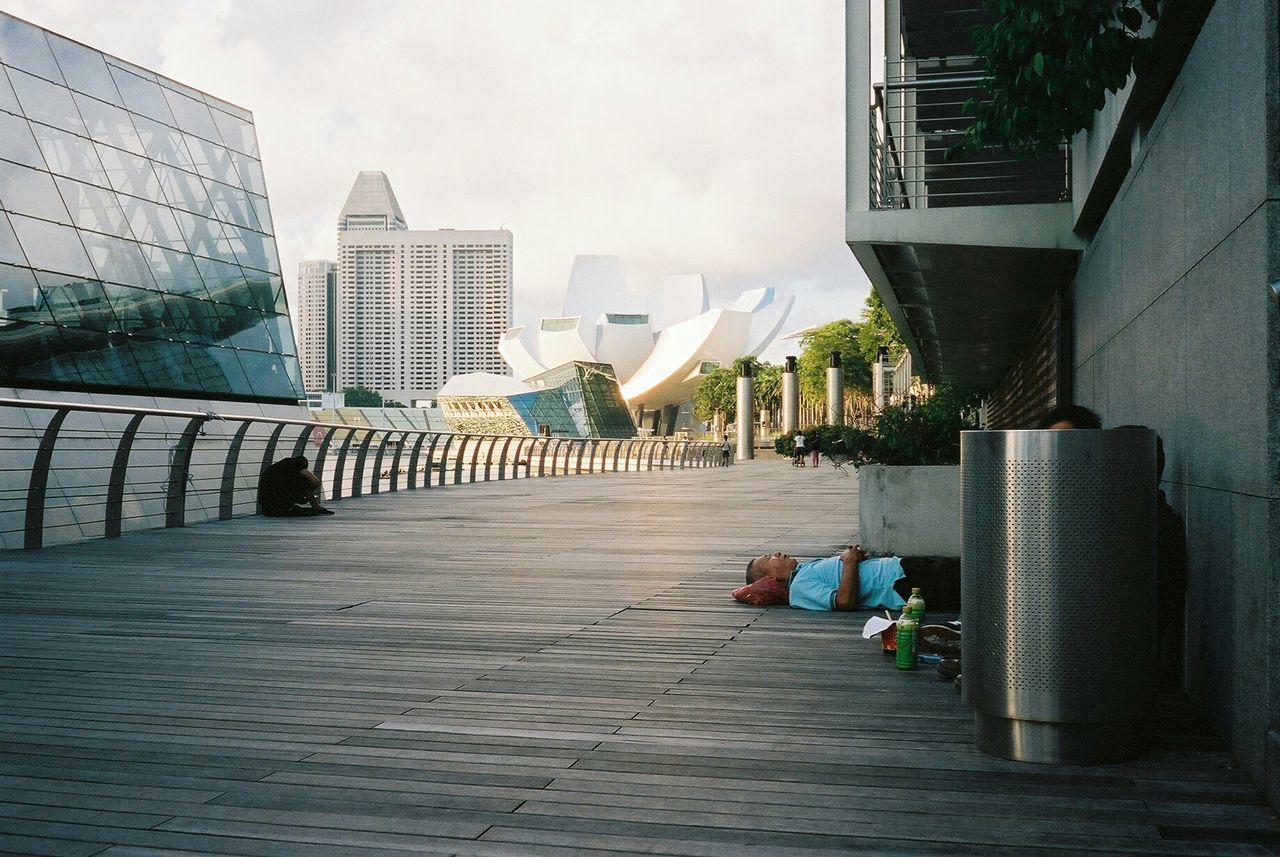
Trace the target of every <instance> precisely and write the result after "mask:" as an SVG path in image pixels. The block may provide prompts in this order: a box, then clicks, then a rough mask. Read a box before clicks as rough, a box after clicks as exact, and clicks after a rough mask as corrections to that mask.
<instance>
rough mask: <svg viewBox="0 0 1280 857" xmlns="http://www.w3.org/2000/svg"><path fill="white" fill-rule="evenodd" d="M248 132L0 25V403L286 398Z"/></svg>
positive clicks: (34, 34)
mask: <svg viewBox="0 0 1280 857" xmlns="http://www.w3.org/2000/svg"><path fill="white" fill-rule="evenodd" d="M273 232H274V230H273V227H272V223H271V211H270V206H269V205H268V202H267V189H266V184H265V182H264V180H263V173H262V164H261V162H260V161H259V158H258V142H257V136H256V134H255V132H254V127H253V117H252V114H250V113H249V112H248V111H247V110H244V109H242V108H240V107H236V106H235V105H233V104H229V103H227V102H225V101H221V100H219V99H217V98H214V97H212V96H209V95H206V94H205V93H202V92H199V91H197V90H194V89H192V88H190V87H187V86H183V85H182V84H180V83H177V82H176V81H173V80H169V79H168V78H165V77H161V76H159V75H157V74H155V73H153V72H150V71H147V70H146V69H142V68H139V67H137V66H135V65H132V64H130V63H127V62H124V61H122V60H119V59H116V58H115V57H112V56H108V55H106V54H103V53H101V52H100V51H96V50H94V49H92V48H89V47H86V46H84V45H82V44H79V43H77V42H73V41H71V40H69V39H66V38H63V37H61V36H59V35H57V34H55V33H51V32H48V31H46V30H43V29H41V28H39V27H36V26H34V25H32V24H29V23H27V22H25V21H22V20H19V19H17V18H13V17H11V16H9V15H5V14H3V13H0V386H8V387H16V388H35V389H57V390H84V391H101V392H113V393H132V394H141V395H151V396H171V397H180V398H208V399H232V400H249V401H260V402H280V403H286V402H287V403H289V404H295V403H296V402H297V400H298V399H300V398H303V397H304V395H305V394H304V392H303V386H302V380H301V373H300V371H299V367H298V359H297V356H296V354H297V349H296V348H295V346H294V340H293V333H292V329H291V327H290V324H289V316H288V307H287V305H286V303H285V294H284V282H283V279H282V278H281V274H280V260H279V256H278V254H277V252H276V244H275V239H274V238H273V237H272V236H273Z"/></svg>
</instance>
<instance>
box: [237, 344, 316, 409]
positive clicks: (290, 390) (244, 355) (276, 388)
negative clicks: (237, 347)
mask: <svg viewBox="0 0 1280 857" xmlns="http://www.w3.org/2000/svg"><path fill="white" fill-rule="evenodd" d="M236 356H237V357H239V358H240V365H241V366H243V367H244V370H245V373H246V374H247V375H248V376H249V383H250V384H251V385H252V386H253V392H254V393H256V394H257V395H259V396H265V397H270V398H277V399H298V398H302V396H303V395H304V393H303V391H302V390H301V389H295V388H294V386H293V383H292V382H291V381H290V379H289V374H288V372H287V371H286V370H285V368H284V361H283V360H282V359H281V358H280V357H278V356H277V355H275V354H264V353H260V352H256V351H243V350H242V351H239V352H237V353H236Z"/></svg>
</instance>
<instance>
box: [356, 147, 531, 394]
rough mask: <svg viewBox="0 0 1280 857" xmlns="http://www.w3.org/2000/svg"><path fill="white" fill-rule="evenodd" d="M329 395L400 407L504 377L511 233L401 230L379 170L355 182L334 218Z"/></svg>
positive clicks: (395, 206) (400, 218)
mask: <svg viewBox="0 0 1280 857" xmlns="http://www.w3.org/2000/svg"><path fill="white" fill-rule="evenodd" d="M336 297H337V325H336V332H337V370H336V373H337V389H343V388H346V387H350V386H363V387H368V388H369V389H372V390H377V391H378V392H380V393H382V394H383V395H384V396H387V397H389V398H396V399H399V400H401V401H404V402H409V401H410V400H412V399H420V398H433V397H434V396H435V394H436V392H438V391H439V389H440V388H441V387H442V386H444V383H445V381H447V380H448V379H449V378H451V377H453V376H454V375H458V374H463V373H467V372H493V373H496V374H503V375H506V374H510V369H509V368H508V367H507V364H506V362H505V361H504V360H503V359H502V356H501V355H500V354H498V340H499V339H500V338H501V337H502V334H503V332H504V331H505V330H506V329H507V328H508V327H509V326H510V324H511V233H510V232H508V231H507V230H505V229H498V230H462V229H439V230H411V229H409V228H408V223H407V221H406V220H405V217H404V214H403V213H402V212H401V211H400V204H399V203H398V202H397V201H396V196H395V193H394V192H393V191H392V190H391V183H390V182H389V181H388V180H387V176H386V174H385V173H382V172H376V171H366V172H362V173H360V175H359V176H358V177H357V178H356V182H355V185H354V186H353V187H352V188H351V193H350V195H349V196H348V197H347V202H346V205H344V206H343V207H342V212H341V213H340V214H339V215H338V266H337V295H336Z"/></svg>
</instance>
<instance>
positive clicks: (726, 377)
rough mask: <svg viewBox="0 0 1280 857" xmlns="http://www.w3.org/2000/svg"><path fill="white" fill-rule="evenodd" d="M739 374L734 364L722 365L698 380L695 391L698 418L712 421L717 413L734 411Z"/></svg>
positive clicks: (695, 410) (695, 411)
mask: <svg viewBox="0 0 1280 857" xmlns="http://www.w3.org/2000/svg"><path fill="white" fill-rule="evenodd" d="M737 374H738V372H737V370H736V369H735V368H734V367H733V366H720V367H718V368H716V369H713V370H711V371H710V372H708V373H707V374H706V375H703V376H702V378H700V379H699V380H698V389H697V390H695V391H694V393H693V415H694V416H695V417H696V418H697V419H700V420H702V421H703V422H711V421H712V420H714V419H715V417H716V414H731V413H733V412H734V407H735V404H734V403H735V400H736V398H737V395H738V389H737V381H736V376H737Z"/></svg>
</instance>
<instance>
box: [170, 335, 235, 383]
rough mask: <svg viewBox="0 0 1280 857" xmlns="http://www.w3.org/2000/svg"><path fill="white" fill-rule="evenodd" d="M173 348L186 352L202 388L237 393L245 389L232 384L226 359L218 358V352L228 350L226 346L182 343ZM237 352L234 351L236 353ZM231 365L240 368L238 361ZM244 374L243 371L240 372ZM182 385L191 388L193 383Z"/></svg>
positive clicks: (197, 381)
mask: <svg viewBox="0 0 1280 857" xmlns="http://www.w3.org/2000/svg"><path fill="white" fill-rule="evenodd" d="M171 348H181V349H182V350H183V351H184V352H185V353H186V359H187V362H188V363H189V364H190V365H191V372H192V374H193V377H194V379H195V381H196V384H198V385H199V387H200V388H201V389H202V390H206V391H208V392H210V393H235V392H241V391H243V389H244V388H243V387H241V388H239V389H237V388H235V387H232V386H231V381H232V378H231V377H228V372H227V371H226V370H227V366H226V364H225V363H224V361H222V360H219V359H218V353H219V352H223V351H226V350H227V349H225V348H216V347H214V346H211V345H182V346H171ZM234 353H235V352H232V354H234ZM231 365H233V366H235V367H236V368H239V362H238V361H236V362H234V363H232V364H231ZM240 374H241V375H243V372H241V373H240ZM182 386H184V387H187V388H189V387H190V386H191V384H190V383H189V382H188V383H185V384H183V385H182Z"/></svg>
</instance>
